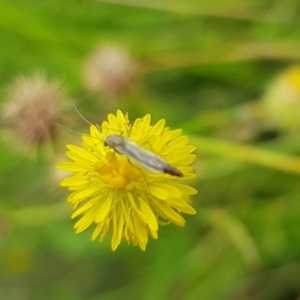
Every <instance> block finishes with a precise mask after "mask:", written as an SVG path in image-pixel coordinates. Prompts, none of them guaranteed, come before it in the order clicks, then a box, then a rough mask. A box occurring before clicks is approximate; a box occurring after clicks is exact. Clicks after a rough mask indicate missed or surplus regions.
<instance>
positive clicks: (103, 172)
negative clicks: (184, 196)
mask: <svg viewBox="0 0 300 300" xmlns="http://www.w3.org/2000/svg"><path fill="white" fill-rule="evenodd" d="M106 160H107V162H103V161H98V162H96V163H95V167H94V169H95V171H96V172H97V173H98V174H99V175H100V177H101V179H102V181H103V182H104V183H105V184H106V185H107V186H109V187H110V188H112V189H116V190H125V191H132V190H134V189H143V186H144V183H145V179H144V177H143V174H142V171H141V170H140V169H139V168H138V167H135V166H133V165H132V164H131V163H130V162H129V161H128V160H127V159H121V158H120V157H119V156H118V155H117V154H116V153H115V152H114V151H109V152H107V153H106Z"/></svg>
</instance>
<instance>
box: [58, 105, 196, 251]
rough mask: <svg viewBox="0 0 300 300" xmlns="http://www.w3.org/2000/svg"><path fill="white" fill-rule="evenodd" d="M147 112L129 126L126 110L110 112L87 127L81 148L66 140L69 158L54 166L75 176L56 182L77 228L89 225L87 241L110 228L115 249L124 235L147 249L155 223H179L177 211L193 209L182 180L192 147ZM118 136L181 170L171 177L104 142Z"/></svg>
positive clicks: (186, 176)
mask: <svg viewBox="0 0 300 300" xmlns="http://www.w3.org/2000/svg"><path fill="white" fill-rule="evenodd" d="M150 121H151V116H150V115H149V114H148V115H146V116H145V117H143V118H139V119H136V120H135V122H134V123H133V124H132V125H131V124H130V122H129V119H128V115H127V114H125V115H124V114H123V113H122V112H121V111H120V110H118V111H117V114H116V115H113V114H109V115H108V121H104V122H103V123H102V126H101V128H99V127H96V126H91V127H90V134H89V135H83V137H82V140H83V148H81V147H78V146H74V145H67V148H68V149H69V151H68V152H67V156H68V157H69V158H70V159H72V160H73V162H64V163H60V164H59V165H58V167H59V168H60V169H62V170H65V171H72V172H74V175H73V176H71V177H69V178H66V179H64V180H62V181H61V186H67V187H68V188H69V189H70V190H71V191H73V192H72V194H70V196H69V197H68V202H69V203H70V204H71V205H72V207H73V209H74V213H73V215H72V218H75V217H77V216H81V217H80V219H79V220H78V221H77V223H76V224H75V230H76V233H80V232H82V231H84V230H86V229H87V228H88V227H90V226H91V225H92V224H94V226H95V229H94V232H93V235H92V240H95V239H96V238H97V237H99V236H100V241H101V242H102V241H103V239H104V237H105V235H106V234H107V233H108V232H109V231H110V229H111V231H112V240H111V246H112V250H116V249H117V247H118V246H119V244H120V243H121V240H122V239H123V238H124V239H126V240H127V241H128V243H132V244H133V245H135V246H136V245H139V246H140V248H141V249H142V250H145V249H146V245H147V242H148V235H149V234H150V235H151V236H152V237H153V238H154V239H156V238H157V231H158V228H159V225H162V224H166V223H169V222H171V223H174V224H176V225H178V226H184V224H185V220H184V218H183V217H182V216H181V214H180V213H186V214H195V213H196V211H195V209H194V208H193V207H192V206H191V205H190V196H191V195H195V194H196V193H197V191H196V190H195V189H194V188H192V187H190V186H188V185H186V184H185V181H186V180H188V179H192V178H195V176H196V175H195V174H194V172H193V168H192V167H191V166H190V164H191V163H192V162H193V161H194V160H195V158H196V155H195V154H193V153H192V152H193V151H194V150H195V146H192V145H188V142H189V140H188V138H187V137H186V136H182V135H181V133H182V130H181V129H177V130H170V129H169V128H168V127H165V120H163V119H162V120H160V121H159V122H157V123H156V124H155V125H153V126H151V125H150ZM116 134H118V135H121V136H122V137H124V138H125V139H126V140H125V141H129V140H128V139H130V140H131V141H132V142H134V143H136V144H138V145H140V149H147V150H149V151H151V152H152V153H155V154H157V155H158V156H160V157H161V158H163V159H164V160H165V161H166V162H168V164H170V165H171V166H172V167H175V168H176V169H178V170H179V171H180V172H182V173H183V177H176V176H172V175H169V174H165V173H163V172H153V171H150V170H148V169H146V168H144V167H143V166H142V165H141V164H140V163H139V162H133V161H130V160H129V159H128V157H127V156H126V155H122V154H119V153H117V152H116V151H115V150H114V149H112V148H110V147H105V146H104V141H105V140H106V138H107V137H108V136H110V135H116Z"/></svg>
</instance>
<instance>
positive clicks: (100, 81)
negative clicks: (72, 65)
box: [84, 46, 137, 98]
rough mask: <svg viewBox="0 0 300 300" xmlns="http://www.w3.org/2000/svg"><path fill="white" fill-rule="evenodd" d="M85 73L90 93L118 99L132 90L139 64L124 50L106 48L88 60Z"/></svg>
mask: <svg viewBox="0 0 300 300" xmlns="http://www.w3.org/2000/svg"><path fill="white" fill-rule="evenodd" d="M84 73H85V82H86V86H87V88H88V90H89V91H91V92H93V93H99V94H101V95H103V96H105V97H107V98H117V97H120V96H121V95H122V94H123V93H125V92H126V91H127V90H128V89H129V88H130V86H131V84H132V81H133V79H134V77H135V75H136V73H137V63H136V62H135V61H134V60H133V59H132V58H131V57H130V56H129V55H128V53H127V52H126V51H125V50H124V49H121V48H120V47H116V46H104V47H99V48H98V49H97V50H96V51H95V52H94V53H92V54H91V56H90V57H89V58H88V59H87V62H86V65H85V72H84Z"/></svg>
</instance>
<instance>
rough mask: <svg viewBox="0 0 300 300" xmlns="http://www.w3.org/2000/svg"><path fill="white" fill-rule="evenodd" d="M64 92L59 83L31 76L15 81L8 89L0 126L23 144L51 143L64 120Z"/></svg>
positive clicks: (39, 75) (40, 76) (38, 76)
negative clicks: (5, 128)
mask: <svg viewBox="0 0 300 300" xmlns="http://www.w3.org/2000/svg"><path fill="white" fill-rule="evenodd" d="M63 98H64V91H63V89H62V85H61V83H59V82H48V81H47V79H46V77H45V76H43V75H41V74H35V75H33V76H32V77H24V76H22V77H19V78H17V79H16V80H15V82H14V83H13V84H11V86H10V87H9V88H8V93H7V102H6V103H5V104H4V106H3V107H2V116H1V117H2V123H3V125H4V126H5V127H7V128H9V129H10V130H11V131H12V132H13V133H14V135H15V137H16V138H17V139H18V140H19V141H20V142H21V143H23V144H25V145H27V146H30V147H36V146H39V145H41V144H47V143H49V142H50V141H51V140H52V139H54V138H55V137H56V136H57V134H58V130H59V127H58V126H57V125H56V124H55V123H59V124H61V123H62V122H63V119H64V113H63V112H64V108H65V105H66V103H63V100H64V99H63Z"/></svg>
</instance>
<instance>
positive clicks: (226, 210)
mask: <svg viewBox="0 0 300 300" xmlns="http://www.w3.org/2000/svg"><path fill="white" fill-rule="evenodd" d="M299 9H300V2H299V1H297V0H289V1H275V0H271V1H269V0H268V1H267V0H261V1H250V0H242V1H237V0H236V1H229V0H228V1H221V0H214V1H197V0H193V1H192V0H189V1H179V0H178V1H167V0H165V1H153V0H152V1H150V0H144V1H138V0H134V1H129V0H128V1H127V0H123V1H121V0H120V1H109V0H106V1H92V0H86V1H75V0H66V1H57V0H45V1H32V0H31V1H29V0H27V1H24V0H2V1H1V3H0V40H1V55H0V84H1V87H0V92H1V95H0V101H1V103H3V102H5V101H6V94H5V89H6V86H7V84H9V83H10V82H11V80H13V79H14V78H15V77H16V76H18V75H19V74H24V75H31V74H32V73H33V72H35V71H36V70H38V71H43V72H45V73H46V74H47V75H48V76H49V78H50V79H52V78H53V79H57V78H58V79H62V80H64V82H65V86H66V88H67V89H68V90H69V92H70V95H71V97H72V99H75V101H76V105H77V106H78V108H79V110H80V111H81V112H82V114H83V115H84V116H85V117H86V118H87V119H88V120H91V122H94V123H99V122H101V121H102V119H103V118H104V117H105V115H106V113H107V111H108V110H110V107H111V106H110V105H109V103H108V102H106V99H104V98H101V97H99V96H96V95H92V94H90V93H89V92H87V91H86V89H85V86H84V82H83V65H84V61H85V59H86V57H87V55H88V54H89V53H90V52H91V51H93V50H94V49H95V47H97V46H98V45H99V44H100V45H101V44H105V43H112V44H118V45H121V46H124V47H125V48H128V49H129V50H130V53H131V55H132V56H133V57H134V58H135V59H136V60H137V61H139V64H140V78H139V79H138V80H137V81H136V83H135V87H134V88H133V89H132V90H130V91H129V92H128V94H126V95H124V96H123V97H122V99H120V102H119V103H118V106H120V107H121V108H123V109H125V110H126V111H129V112H130V116H131V118H132V119H134V118H135V117H138V116H143V115H144V114H146V113H151V115H152V118H153V120H154V121H155V120H158V119H160V118H165V119H166V120H167V124H168V126H170V127H171V128H181V127H182V128H183V129H184V131H185V133H186V134H187V135H188V136H190V138H191V142H192V143H194V144H195V145H197V147H198V150H197V154H198V160H197V161H196V163H195V169H196V172H197V173H198V174H199V177H198V179H197V181H196V182H195V186H196V187H197V189H198V190H199V194H198V195H197V196H195V197H193V205H194V206H195V207H196V209H197V211H198V214H197V215H196V216H189V217H187V225H186V227H184V228H177V227H176V226H172V225H171V226H166V227H162V228H161V229H160V231H159V238H158V240H156V241H154V240H150V241H149V244H148V247H147V250H146V252H142V251H140V250H139V249H138V248H135V247H131V246H128V245H126V244H125V243H124V244H122V246H121V247H120V248H119V249H118V250H117V251H116V252H111V250H110V244H109V239H107V240H105V242H104V243H103V244H100V243H98V242H94V243H92V242H91V241H90V239H91V231H89V230H88V231H87V232H84V233H82V234H80V235H75V234H74V231H73V228H72V226H73V224H74V222H73V220H70V214H71V211H70V210H71V209H70V208H69V207H68V206H67V204H66V203H65V202H66V200H65V199H66V197H67V193H65V192H64V191H62V190H61V189H60V188H59V184H58V181H57V180H56V181H55V180H54V179H53V176H54V175H53V174H54V173H55V171H54V170H55V162H54V159H53V156H55V155H56V154H59V153H62V152H64V151H65V148H64V147H65V144H67V143H69V142H71V141H72V139H73V141H74V140H75V139H77V138H78V136H76V134H75V133H74V134H69V136H68V137H67V138H65V139H64V140H62V139H61V140H59V141H58V142H57V144H55V145H54V149H51V151H50V152H51V153H50V154H49V152H48V151H47V149H42V150H40V152H39V153H38V158H37V159H36V161H32V160H28V159H27V158H26V157H25V158H24V155H23V154H21V153H20V152H19V151H18V149H16V146H14V145H13V144H10V145H8V144H6V142H5V141H2V142H1V144H0V170H1V175H0V176H1V181H0V195H1V200H0V244H1V246H0V254H1V255H0V299H7V300H13V299H47V300H54V299H72V300H77V299H78V300H79V299H91V300H96V299H101V300H103V299H107V300H113V299H122V297H123V298H124V299H125V298H126V299H145V300H152V299H178V300H179V299H187V300H192V299H243V300H244V299H246V300H250V299H251V300H252V299H255V300H256V299H276V300H277V299H278V300H281V299H298V298H297V297H299V295H300V279H299V278H300V184H299V180H300V177H299V175H300V159H299V158H298V156H297V154H299V153H300V144H299V132H287V131H285V130H282V129H279V130H278V128H276V127H272V125H271V126H270V125H269V124H268V125H267V126H266V125H265V121H266V117H265V116H261V115H260V114H258V115H257V113H256V111H257V109H258V108H257V107H259V105H260V100H261V99H263V95H264V91H265V90H266V89H267V88H268V84H269V82H271V80H272V79H273V78H274V77H275V76H276V75H277V74H278V73H280V71H281V70H283V69H284V68H285V67H287V66H289V65H291V64H297V63H298V61H299V59H300V52H299V43H300V38H299V36H300V35H299V28H300V21H299V20H300V19H299V14H300V10H299ZM99 98H100V99H99ZM70 115H71V116H72V118H73V119H75V118H76V122H73V125H72V129H74V130H76V131H79V132H86V131H87V130H88V125H87V124H85V123H84V122H83V120H81V119H79V117H78V116H76V111H75V110H73V111H71V112H70ZM2 125H3V126H2V127H3V128H4V127H6V124H2ZM72 135H73V137H72ZM48 150H49V149H48Z"/></svg>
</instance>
